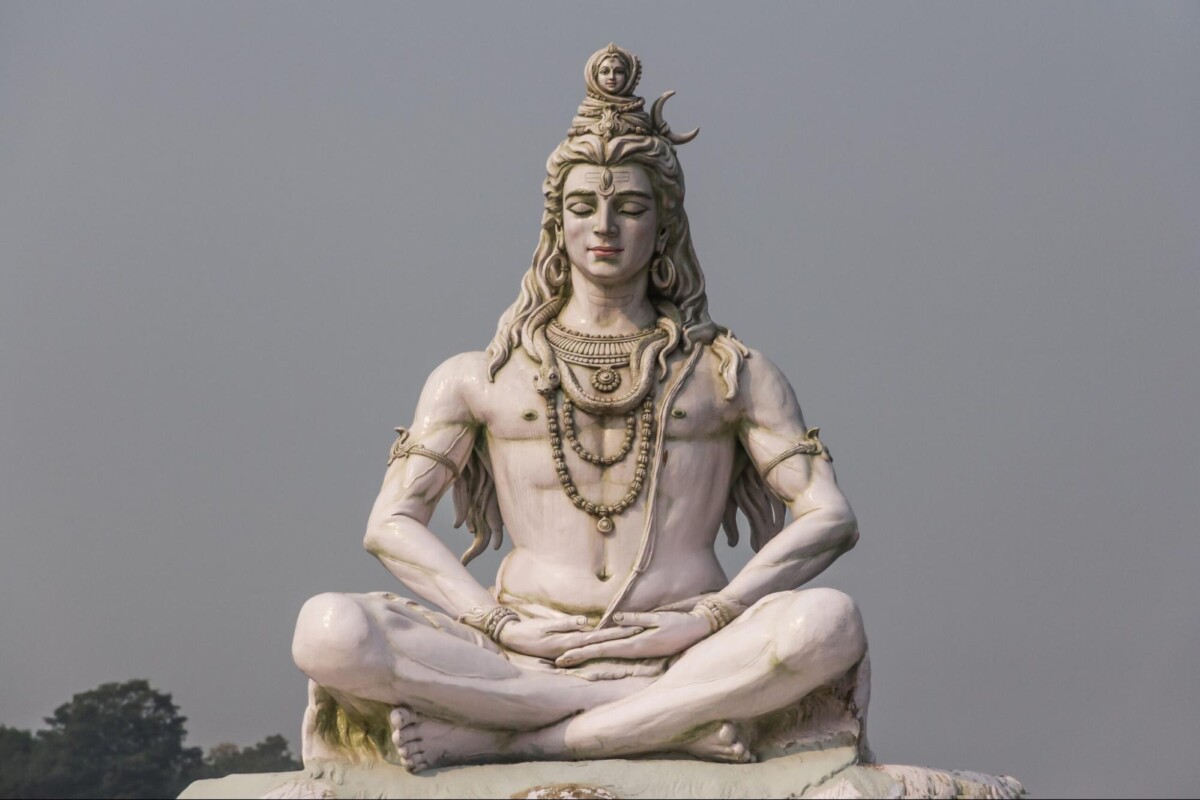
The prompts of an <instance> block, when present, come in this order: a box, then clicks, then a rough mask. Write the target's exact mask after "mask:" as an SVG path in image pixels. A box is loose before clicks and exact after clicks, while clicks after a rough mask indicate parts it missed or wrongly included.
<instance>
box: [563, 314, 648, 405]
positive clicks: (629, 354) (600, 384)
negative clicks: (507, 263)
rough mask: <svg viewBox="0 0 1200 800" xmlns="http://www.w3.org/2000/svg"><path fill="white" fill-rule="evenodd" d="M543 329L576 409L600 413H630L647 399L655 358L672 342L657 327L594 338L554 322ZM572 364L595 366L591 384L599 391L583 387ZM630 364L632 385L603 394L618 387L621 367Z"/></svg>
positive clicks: (576, 366) (585, 367)
mask: <svg viewBox="0 0 1200 800" xmlns="http://www.w3.org/2000/svg"><path fill="white" fill-rule="evenodd" d="M545 331H546V343H547V344H548V345H549V346H550V350H551V352H552V353H553V354H554V359H555V360H556V361H557V362H558V366H559V369H558V373H559V375H561V376H562V390H563V392H564V393H565V394H566V396H567V397H568V398H569V399H570V400H571V402H572V403H574V405H575V406H576V407H577V408H581V409H583V410H584V411H586V412H588V413H589V414H597V415H601V416H603V415H608V414H627V413H629V412H631V411H633V410H634V409H635V408H636V407H637V406H638V405H639V404H640V403H641V402H642V400H643V399H645V397H646V394H647V393H648V392H649V391H650V387H651V385H652V384H653V382H654V362H655V361H656V360H657V359H658V356H659V354H660V353H662V351H663V350H664V349H665V348H666V346H667V344H668V343H669V341H670V335H669V334H668V333H667V331H666V330H664V329H663V328H662V327H661V326H658V325H656V326H655V327H653V328H643V329H642V330H640V331H637V332H635V333H628V334H621V335H618V336H592V335H589V334H585V333H580V332H579V331H573V330H570V329H569V328H564V327H563V326H562V325H560V324H558V322H557V321H553V320H552V321H551V322H550V323H548V324H547V325H546V328H545ZM572 366H574V367H575V368H583V369H592V370H595V372H594V373H593V374H592V375H591V380H590V383H591V385H592V389H594V390H595V392H598V394H596V393H593V392H592V391H589V390H587V389H585V388H584V387H583V384H581V383H580V380H579V378H578V377H577V376H576V375H575V370H574V369H573V368H572ZM626 366H628V368H629V374H630V379H631V381H632V383H633V386H632V388H630V390H629V391H628V392H626V393H625V394H622V395H619V396H616V397H612V396H605V395H611V394H612V393H614V392H616V390H617V389H618V388H620V386H621V383H622V381H621V375H620V373H618V372H617V370H618V369H620V368H622V367H626Z"/></svg>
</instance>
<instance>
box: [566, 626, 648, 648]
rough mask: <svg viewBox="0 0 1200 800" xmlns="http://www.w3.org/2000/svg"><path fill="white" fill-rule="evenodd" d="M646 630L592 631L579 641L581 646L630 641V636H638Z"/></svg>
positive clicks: (613, 629) (617, 629)
mask: <svg viewBox="0 0 1200 800" xmlns="http://www.w3.org/2000/svg"><path fill="white" fill-rule="evenodd" d="M644 630H645V628H627V627H621V628H604V629H603V630H599V631H591V632H589V633H584V634H582V635H581V636H580V637H579V639H580V641H579V646H583V645H589V644H599V643H600V642H611V641H612V640H614V639H628V638H629V637H630V636H637V635H638V634H639V633H641V632H642V631H644Z"/></svg>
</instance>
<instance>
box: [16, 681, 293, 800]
mask: <svg viewBox="0 0 1200 800" xmlns="http://www.w3.org/2000/svg"><path fill="white" fill-rule="evenodd" d="M45 721H46V726H47V727H46V728H44V729H42V730H39V731H36V732H32V731H27V730H21V729H18V728H9V727H7V726H4V725H0V798H10V797H27V798H52V797H61V798H91V797H104V798H155V797H175V796H177V795H178V794H179V793H180V792H181V791H183V790H184V788H186V787H187V785H188V784H190V783H191V782H192V781H195V780H200V779H202V778H219V777H223V776H225V775H229V774H232V773H244V772H290V771H293V770H298V769H300V768H301V764H300V762H299V761H297V760H296V759H295V758H294V757H293V756H292V754H291V752H290V751H289V748H288V742H287V739H285V738H284V737H283V736H281V735H279V734H275V735H273V736H268V737H266V738H265V739H263V740H262V741H261V742H258V743H257V744H255V745H252V746H250V747H245V748H242V747H238V746H237V745H235V744H231V743H229V742H222V743H221V744H218V745H216V746H215V747H212V748H210V749H209V751H208V752H207V753H203V752H202V751H201V749H200V748H199V747H185V746H184V738H185V737H186V736H187V730H186V729H185V728H184V722H186V721H187V717H183V716H180V715H179V708H178V707H177V706H176V705H175V703H174V702H173V701H172V700H171V695H169V694H164V693H162V692H159V691H156V690H155V689H153V688H152V687H151V686H150V683H149V682H148V681H145V680H131V681H126V682H125V683H105V684H102V685H100V686H98V687H96V688H95V689H92V690H91V691H88V692H82V693H80V694H77V695H75V696H74V697H73V698H72V699H71V701H70V702H69V703H63V704H62V705H61V706H59V707H58V708H57V709H55V710H54V715H53V716H50V717H46V718H45Z"/></svg>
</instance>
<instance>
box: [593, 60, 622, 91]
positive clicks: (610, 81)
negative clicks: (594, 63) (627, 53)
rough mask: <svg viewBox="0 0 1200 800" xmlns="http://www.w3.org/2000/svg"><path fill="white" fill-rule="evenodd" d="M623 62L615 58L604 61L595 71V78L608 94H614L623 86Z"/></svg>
mask: <svg viewBox="0 0 1200 800" xmlns="http://www.w3.org/2000/svg"><path fill="white" fill-rule="evenodd" d="M626 74H627V73H626V71H625V62H623V61H622V60H621V59H619V58H616V57H615V56H613V57H609V58H606V59H604V60H603V61H601V62H600V66H599V67H598V68H597V69H596V78H597V80H598V82H599V84H600V85H601V86H603V87H604V89H605V90H606V91H607V92H608V93H609V94H616V92H617V90H618V89H620V88H621V87H622V86H623V85H624V84H625V75H626Z"/></svg>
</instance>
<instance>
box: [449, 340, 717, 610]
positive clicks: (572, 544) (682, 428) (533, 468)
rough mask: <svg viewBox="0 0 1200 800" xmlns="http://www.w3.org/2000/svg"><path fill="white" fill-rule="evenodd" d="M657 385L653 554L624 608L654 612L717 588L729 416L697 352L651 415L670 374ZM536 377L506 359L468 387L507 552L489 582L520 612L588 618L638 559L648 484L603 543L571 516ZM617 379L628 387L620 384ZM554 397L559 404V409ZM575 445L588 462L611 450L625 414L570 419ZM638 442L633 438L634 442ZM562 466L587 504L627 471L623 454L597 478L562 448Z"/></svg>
mask: <svg viewBox="0 0 1200 800" xmlns="http://www.w3.org/2000/svg"><path fill="white" fill-rule="evenodd" d="M681 362H682V358H680V357H678V356H676V357H674V358H672V359H671V364H672V369H671V374H670V375H669V376H668V377H667V379H666V381H664V382H661V383H659V384H657V388H656V397H655V415H656V418H660V419H663V418H665V420H666V435H665V440H664V451H665V452H664V453H663V454H661V455H660V456H659V457H660V458H662V459H663V463H662V466H661V468H660V473H659V477H658V490H657V492H656V500H655V505H656V510H655V516H656V519H657V524H656V525H655V532H654V556H653V559H652V560H651V562H650V564H649V567H648V569H647V570H646V572H645V573H644V574H643V575H642V576H641V577H640V578H639V579H638V581H637V583H636V585H635V586H634V588H633V589H632V591H631V592H630V594H629V596H628V599H626V600H625V601H624V602H623V603H622V607H623V608H626V609H647V610H648V609H653V608H658V607H661V606H665V605H669V604H671V603H674V602H678V601H681V600H685V599H687V598H693V597H695V596H697V595H700V594H703V593H706V592H712V591H716V590H718V589H720V588H722V587H723V586H724V585H725V583H726V577H725V575H724V573H723V571H722V569H721V567H720V564H719V563H718V562H717V559H716V554H715V551H714V548H715V541H716V537H717V533H718V529H719V527H720V523H721V519H722V516H723V514H724V511H725V505H726V500H727V497H728V494H729V487H730V484H731V481H732V479H733V469H734V460H735V454H736V452H737V419H738V410H737V407H736V404H735V402H733V401H728V400H725V399H724V394H725V387H724V384H723V383H722V382H721V380H720V378H719V377H718V374H717V368H716V365H717V359H716V358H715V357H714V356H713V355H712V353H711V352H707V351H706V352H705V353H703V355H702V356H701V358H700V359H699V361H698V362H697V364H696V368H695V370H694V371H693V373H692V374H691V375H690V376H689V377H688V379H687V380H686V382H685V383H684V384H683V386H682V388H681V390H680V391H679V393H678V394H677V396H676V398H675V401H674V402H673V403H672V410H673V412H674V413H667V414H666V415H665V416H664V415H662V414H661V413H660V412H661V403H662V399H663V394H664V393H665V390H666V387H668V386H670V385H671V383H672V382H673V380H674V379H675V377H676V375H677V374H678V372H679V370H680V365H681ZM535 373H536V367H535V366H534V364H533V363H532V362H531V361H530V360H529V358H528V357H527V356H526V355H525V354H524V353H523V352H521V351H516V352H514V353H513V355H512V357H511V358H510V360H509V361H508V363H506V364H505V366H504V367H503V368H502V369H501V370H500V371H499V372H498V373H497V374H496V377H495V380H494V382H490V383H489V382H487V381H486V380H484V381H474V382H472V385H473V386H474V387H476V388H475V390H474V391H473V393H472V396H471V397H470V405H471V410H472V413H473V415H474V416H475V418H476V419H477V420H478V421H479V422H480V423H481V424H482V425H483V428H484V433H483V435H485V436H486V441H487V447H488V452H489V456H490V460H491V464H492V468H493V472H494V475H495V479H496V487H497V495H498V499H499V503H500V508H501V511H502V513H503V516H504V523H505V527H506V528H507V530H508V532H509V536H510V537H511V541H512V545H513V551H512V552H511V553H510V554H509V555H508V556H507V557H506V558H505V560H504V563H503V564H502V565H501V568H500V571H499V574H498V575H497V590H498V591H499V592H502V593H503V594H504V596H505V599H506V602H516V603H520V602H526V603H531V604H537V605H541V606H547V607H550V608H554V609H558V610H561V611H563V612H566V613H584V614H598V613H600V612H601V611H603V609H604V608H605V607H607V606H608V604H609V602H610V600H611V599H612V598H613V596H614V595H615V594H616V593H617V592H618V591H619V590H620V587H621V586H622V584H623V583H624V582H625V579H626V577H627V575H628V574H629V572H630V570H631V569H632V567H633V565H634V563H635V561H636V560H637V557H638V553H639V549H640V547H641V543H642V538H643V529H644V527H645V521H646V508H647V501H648V498H649V493H650V486H649V484H650V481H649V479H647V480H646V485H645V486H644V487H643V488H642V491H641V494H640V495H639V497H638V499H637V500H636V501H635V502H634V503H633V504H632V505H631V506H629V507H628V508H627V509H626V510H625V511H624V512H623V513H621V514H619V515H617V516H615V517H614V518H613V522H614V523H615V526H614V529H613V530H612V531H611V532H609V533H607V534H605V533H601V532H600V531H599V530H598V529H597V524H596V518H595V517H592V516H590V515H588V514H587V513H585V512H583V511H581V510H579V509H577V508H576V507H575V506H574V505H573V504H572V503H571V501H570V500H569V499H568V497H567V495H566V493H565V492H564V490H563V487H562V485H561V483H560V481H559V478H558V475H557V472H556V469H555V463H554V458H553V456H552V454H551V448H550V436H549V432H548V430H547V424H546V417H547V408H546V401H545V400H544V398H543V397H542V396H541V395H539V394H538V393H537V392H536V391H535V390H534V384H533V376H534V375H535ZM623 377H624V378H625V380H628V379H629V376H628V374H627V373H626V374H624V375H623ZM561 403H562V398H561V395H560V396H559V398H558V404H557V405H558V408H559V409H561ZM575 422H576V428H577V435H578V439H579V441H580V443H581V444H583V446H584V447H586V448H587V449H589V450H591V451H592V452H593V453H596V454H598V455H609V454H612V453H615V452H617V451H618V450H619V448H620V446H621V443H622V441H623V439H624V437H625V416H624V415H614V416H608V417H591V416H589V415H587V414H584V413H583V412H581V411H578V410H577V411H576V412H575ZM641 435H642V434H641V432H640V430H639V433H638V440H639V441H640V438H641ZM563 449H564V451H565V452H566V462H567V465H568V467H569V469H570V472H571V476H572V478H573V480H574V482H575V484H576V486H577V487H578V489H579V492H580V494H581V495H582V496H583V497H585V498H587V499H588V500H591V501H593V502H595V503H606V504H611V503H616V502H617V501H619V500H620V499H621V497H622V496H624V494H625V493H626V491H628V489H629V486H630V483H631V481H632V480H633V477H634V470H635V467H636V458H635V454H636V451H637V444H636V443H635V445H634V448H633V452H632V453H631V454H630V455H629V456H628V457H626V458H625V459H624V460H623V461H621V462H619V463H617V464H614V465H612V466H609V467H606V468H603V469H602V468H600V467H598V466H594V465H592V464H588V463H586V462H584V461H583V460H581V459H580V458H578V457H577V456H576V455H575V453H573V452H571V450H570V447H569V446H568V445H567V444H566V443H565V442H564V444H563Z"/></svg>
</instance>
